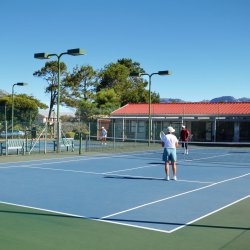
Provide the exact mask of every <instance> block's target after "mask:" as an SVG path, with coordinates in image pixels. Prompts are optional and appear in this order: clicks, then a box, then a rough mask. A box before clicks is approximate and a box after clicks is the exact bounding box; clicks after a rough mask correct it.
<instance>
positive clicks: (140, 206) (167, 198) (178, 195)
mask: <svg viewBox="0 0 250 250" xmlns="http://www.w3.org/2000/svg"><path fill="white" fill-rule="evenodd" d="M248 175H250V173H247V174H244V175H240V176H237V177H233V178H230V179H226V180H223V181H219V182H215V183H212V184H209V185H207V186H204V187H200V188H196V189H192V190H189V191H187V192H183V193H180V194H176V195H173V196H168V197H165V198H163V199H160V200H156V201H152V202H149V203H145V204H142V205H139V206H136V207H132V208H129V209H126V210H123V211H120V212H116V213H113V214H109V215H106V216H103V217H102V218H100V219H107V218H110V217H114V216H116V215H118V214H124V213H128V212H130V211H133V210H137V209H139V208H143V207H146V206H149V205H153V204H156V203H160V202H162V201H166V200H170V199H173V198H176V197H180V196H183V195H186V194H190V193H194V192H197V191H200V190H203V189H207V188H210V187H213V186H216V185H219V184H222V183H225V182H229V181H232V180H236V179H239V178H243V177H245V176H248Z"/></svg>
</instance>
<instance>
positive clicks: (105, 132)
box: [102, 127, 108, 145]
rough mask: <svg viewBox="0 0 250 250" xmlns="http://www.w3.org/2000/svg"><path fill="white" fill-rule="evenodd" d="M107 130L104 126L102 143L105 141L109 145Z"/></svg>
mask: <svg viewBox="0 0 250 250" xmlns="http://www.w3.org/2000/svg"><path fill="white" fill-rule="evenodd" d="M107 134H108V132H107V130H106V129H105V128H104V127H102V144H103V143H104V144H105V145H107Z"/></svg>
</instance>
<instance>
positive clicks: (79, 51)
mask: <svg viewBox="0 0 250 250" xmlns="http://www.w3.org/2000/svg"><path fill="white" fill-rule="evenodd" d="M84 54H86V52H85V51H84V50H83V49H79V48H78V49H69V50H67V52H63V53H61V54H59V55H58V54H48V53H36V54H34V58H36V59H50V57H52V56H55V57H57V66H58V76H57V78H58V84H57V153H59V152H60V150H61V145H60V144H61V125H60V95H61V86H60V85H61V84H60V74H61V72H60V59H61V57H62V56H63V55H71V56H80V55H84Z"/></svg>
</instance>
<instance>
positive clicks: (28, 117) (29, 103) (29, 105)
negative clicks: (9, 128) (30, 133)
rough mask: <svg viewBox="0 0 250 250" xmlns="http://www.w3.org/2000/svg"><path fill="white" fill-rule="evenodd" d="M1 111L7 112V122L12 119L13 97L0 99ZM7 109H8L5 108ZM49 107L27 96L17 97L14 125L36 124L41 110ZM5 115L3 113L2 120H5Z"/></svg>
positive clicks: (15, 99) (15, 100)
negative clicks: (35, 121)
mask: <svg viewBox="0 0 250 250" xmlns="http://www.w3.org/2000/svg"><path fill="white" fill-rule="evenodd" d="M0 107H1V110H4V109H5V110H6V116H7V117H6V118H7V121H9V122H10V121H11V119H12V96H11V95H8V96H4V97H2V98H0ZM5 107H6V108H5ZM47 107H48V106H47V105H46V104H44V103H42V102H40V101H39V100H37V99H36V98H34V97H33V96H28V95H26V94H20V95H15V98H14V114H15V115H14V124H25V125H28V122H29V123H32V122H34V120H35V119H36V117H37V115H38V112H39V108H40V109H45V108H47ZM4 116H5V113H2V112H1V120H4V119H5V117H4Z"/></svg>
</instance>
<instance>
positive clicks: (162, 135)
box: [160, 131, 166, 147]
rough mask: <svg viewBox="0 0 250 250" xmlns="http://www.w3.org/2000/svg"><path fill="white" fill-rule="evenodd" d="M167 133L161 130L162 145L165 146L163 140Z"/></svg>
mask: <svg viewBox="0 0 250 250" xmlns="http://www.w3.org/2000/svg"><path fill="white" fill-rule="evenodd" d="M165 136H166V135H165V133H164V132H163V131H161V132H160V138H161V146H162V147H164V142H163V138H165Z"/></svg>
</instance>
